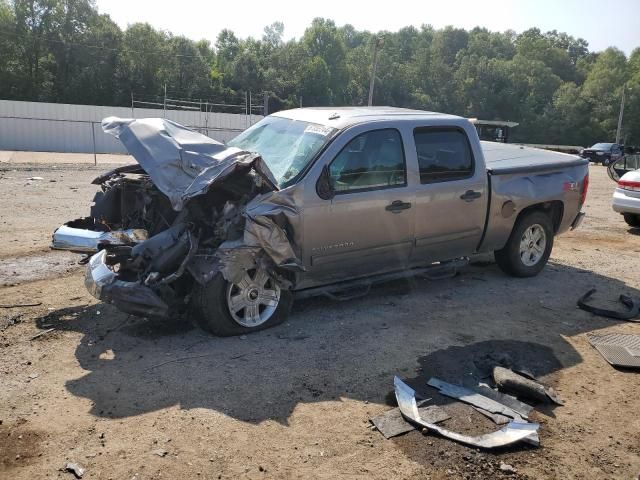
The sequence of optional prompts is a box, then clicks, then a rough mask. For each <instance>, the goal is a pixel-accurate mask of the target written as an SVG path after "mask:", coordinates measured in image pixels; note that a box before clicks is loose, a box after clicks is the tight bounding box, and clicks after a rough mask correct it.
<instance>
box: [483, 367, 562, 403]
mask: <svg viewBox="0 0 640 480" xmlns="http://www.w3.org/2000/svg"><path fill="white" fill-rule="evenodd" d="M493 380H494V381H495V382H496V385H497V386H498V388H499V389H500V390H502V391H504V392H507V393H512V394H514V395H517V396H519V397H525V398H530V399H531V400H535V401H538V402H549V401H551V402H553V403H555V404H557V405H564V401H563V400H562V399H561V398H560V396H559V395H558V393H557V392H556V391H555V390H554V389H553V388H551V387H548V386H546V385H543V384H542V383H540V382H537V381H535V380H531V379H529V378H526V377H524V376H522V375H520V374H518V373H515V372H513V371H512V370H509V369H508V368H503V367H495V368H494V369H493Z"/></svg>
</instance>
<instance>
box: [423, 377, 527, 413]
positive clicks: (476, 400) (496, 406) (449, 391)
mask: <svg viewBox="0 0 640 480" xmlns="http://www.w3.org/2000/svg"><path fill="white" fill-rule="evenodd" d="M427 385H429V386H431V387H434V388H437V389H438V391H439V392H440V393H441V394H442V395H446V396H447V397H451V398H455V399H456V400H460V401H461V402H464V403H468V404H470V405H473V406H474V407H478V408H480V409H482V410H484V411H487V412H490V413H497V414H499V415H503V416H506V417H510V418H512V419H514V420H520V421H521V420H523V419H526V418H527V416H526V415H525V416H524V417H523V416H522V415H521V414H520V413H518V412H516V411H515V410H513V409H512V408H510V407H507V406H506V405H503V404H501V403H499V402H497V401H495V400H492V399H491V398H488V397H485V396H483V395H481V394H479V393H477V392H474V391H473V390H469V389H468V388H465V387H461V386H460V385H453V384H451V383H447V382H443V381H442V380H439V379H437V378H430V379H429V381H428V382H427ZM481 413H482V412H481ZM496 423H497V422H496Z"/></svg>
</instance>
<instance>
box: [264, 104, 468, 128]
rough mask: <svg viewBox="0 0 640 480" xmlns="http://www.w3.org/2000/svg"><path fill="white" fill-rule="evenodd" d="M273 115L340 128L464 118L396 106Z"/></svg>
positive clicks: (299, 110) (318, 109) (300, 110)
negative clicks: (401, 121)
mask: <svg viewBox="0 0 640 480" xmlns="http://www.w3.org/2000/svg"><path fill="white" fill-rule="evenodd" d="M272 115H273V116H274V117H282V118H289V119H291V120H300V121H303V122H310V123H316V124H320V125H326V126H329V127H333V128H337V129H342V128H345V127H347V126H350V125H355V124H358V123H366V122H374V121H381V120H400V119H402V120H427V119H428V120H458V121H459V120H465V121H466V119H464V118H462V117H458V116H455V115H447V114H445V113H437V112H427V111H424V110H412V109H409V108H397V107H307V108H294V109H292V110H281V111H279V112H276V113H273V114H272Z"/></svg>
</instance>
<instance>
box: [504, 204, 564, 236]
mask: <svg viewBox="0 0 640 480" xmlns="http://www.w3.org/2000/svg"><path fill="white" fill-rule="evenodd" d="M534 211H535V212H543V213H546V214H547V215H549V217H550V218H551V223H552V224H553V231H554V233H557V232H558V229H559V228H560V222H561V221H562V214H563V213H564V204H563V203H562V202H561V201H560V200H553V201H551V202H544V203H536V204H535V205H529V206H528V207H527V208H524V209H523V210H522V211H521V212H520V213H519V214H518V218H516V222H518V221H519V220H520V218H522V216H523V215H526V214H528V213H529V212H534Z"/></svg>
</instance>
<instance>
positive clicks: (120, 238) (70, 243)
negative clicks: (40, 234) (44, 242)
mask: <svg viewBox="0 0 640 480" xmlns="http://www.w3.org/2000/svg"><path fill="white" fill-rule="evenodd" d="M148 237H149V234H148V233H147V231H146V230H142V229H137V228H136V229H129V230H114V231H112V232H96V231H94V230H86V229H82V228H73V227H69V226H67V225H62V226H61V227H60V228H58V229H57V230H56V231H55V232H53V241H52V243H51V248H53V249H55V250H70V251H72V252H78V253H93V252H97V251H98V247H99V246H100V245H132V244H136V243H139V242H143V241H145V240H147V238H148Z"/></svg>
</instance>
